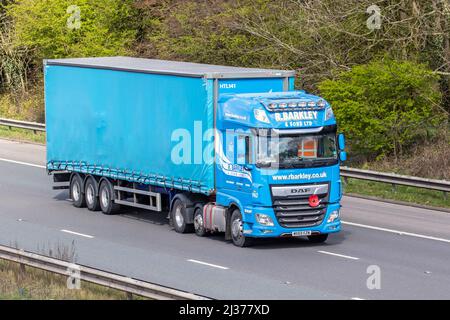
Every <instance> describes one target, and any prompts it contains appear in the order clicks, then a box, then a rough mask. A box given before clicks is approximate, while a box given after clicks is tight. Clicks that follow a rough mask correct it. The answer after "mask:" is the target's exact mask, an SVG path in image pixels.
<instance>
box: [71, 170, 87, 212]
mask: <svg viewBox="0 0 450 320" xmlns="http://www.w3.org/2000/svg"><path fill="white" fill-rule="evenodd" d="M69 192H70V199H72V201H73V206H74V207H76V208H84V207H86V199H85V197H84V192H83V180H82V179H81V177H80V175H79V174H75V175H74V176H73V177H72V179H71V180H70V186H69Z"/></svg>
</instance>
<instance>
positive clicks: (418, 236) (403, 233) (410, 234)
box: [342, 221, 450, 243]
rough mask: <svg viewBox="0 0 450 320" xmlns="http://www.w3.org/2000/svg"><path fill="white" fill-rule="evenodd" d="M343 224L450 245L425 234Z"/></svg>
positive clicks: (441, 239)
mask: <svg viewBox="0 0 450 320" xmlns="http://www.w3.org/2000/svg"><path fill="white" fill-rule="evenodd" d="M342 224H347V225H349V226H354V227H361V228H366V229H372V230H378V231H385V232H390V233H396V234H398V235H402V236H410V237H416V238H421V239H428V240H434V241H441V242H446V243H450V240H449V239H443V238H437V237H432V236H426V235H423V234H417V233H411V232H405V231H399V230H394V229H386V228H381V227H375V226H368V225H365V224H360V223H354V222H347V221H342Z"/></svg>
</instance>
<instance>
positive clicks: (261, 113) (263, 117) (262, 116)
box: [253, 109, 270, 123]
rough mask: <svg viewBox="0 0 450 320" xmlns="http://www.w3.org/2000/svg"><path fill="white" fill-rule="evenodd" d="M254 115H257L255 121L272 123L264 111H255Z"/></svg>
mask: <svg viewBox="0 0 450 320" xmlns="http://www.w3.org/2000/svg"><path fill="white" fill-rule="evenodd" d="M253 113H254V115H255V119H256V120H258V121H261V122H264V123H270V120H269V117H268V116H267V113H266V112H265V111H264V110H261V109H254V110H253Z"/></svg>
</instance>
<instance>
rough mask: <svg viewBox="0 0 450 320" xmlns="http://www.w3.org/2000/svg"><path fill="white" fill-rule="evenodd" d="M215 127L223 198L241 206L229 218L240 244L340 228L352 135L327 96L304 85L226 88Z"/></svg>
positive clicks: (322, 234) (323, 234) (321, 237)
mask: <svg viewBox="0 0 450 320" xmlns="http://www.w3.org/2000/svg"><path fill="white" fill-rule="evenodd" d="M216 128H217V134H216V162H215V165H216V167H215V172H216V187H217V189H216V192H217V193H216V204H217V205H219V206H223V207H227V208H235V210H237V211H238V213H237V214H234V218H233V217H232V218H231V221H230V222H229V224H230V232H231V237H232V238H233V241H234V242H235V244H238V245H242V246H245V245H246V243H247V242H249V241H250V240H251V239H252V238H254V237H258V238H260V237H289V236H308V237H309V239H310V240H311V241H313V242H323V241H325V240H326V239H327V236H328V234H330V233H335V232H338V231H340V228H341V223H340V214H339V210H340V203H339V202H340V199H341V197H342V189H341V182H340V175H339V164H340V162H341V161H343V160H345V158H346V154H345V152H344V147H345V145H344V144H345V142H344V137H343V136H342V135H338V134H337V126H336V119H335V117H334V114H333V111H332V108H331V106H330V105H329V103H328V102H327V101H325V100H324V99H322V98H320V97H318V96H315V95H311V94H308V93H306V92H305V91H287V92H269V93H256V94H253V93H252V94H224V95H221V96H220V98H219V101H218V113H217V122H216ZM232 215H233V214H232ZM236 217H237V218H236Z"/></svg>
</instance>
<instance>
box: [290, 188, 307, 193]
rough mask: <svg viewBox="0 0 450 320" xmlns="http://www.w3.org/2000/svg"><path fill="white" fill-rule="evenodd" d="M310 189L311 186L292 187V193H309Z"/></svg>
mask: <svg viewBox="0 0 450 320" xmlns="http://www.w3.org/2000/svg"><path fill="white" fill-rule="evenodd" d="M310 190H311V189H309V188H303V189H291V193H308V192H309V191H310Z"/></svg>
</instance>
